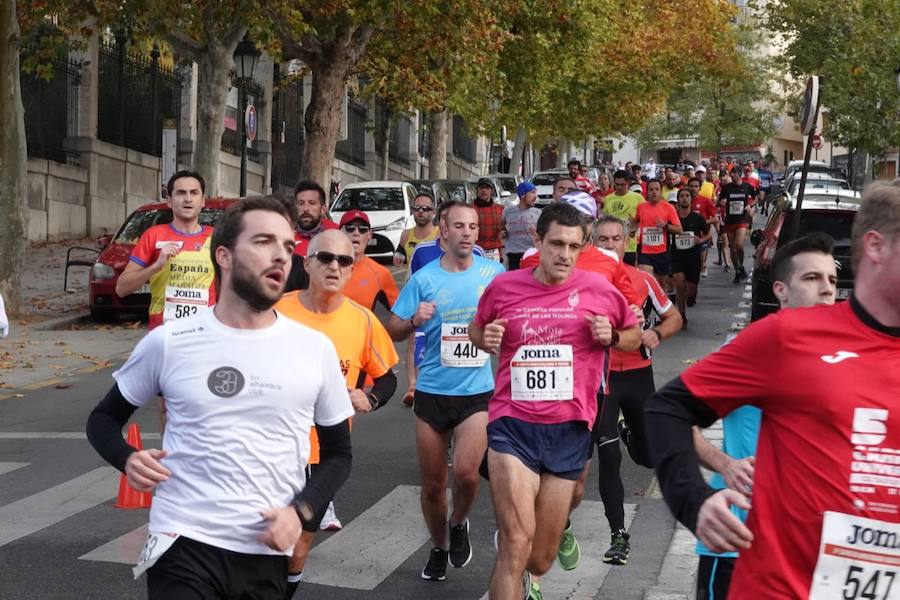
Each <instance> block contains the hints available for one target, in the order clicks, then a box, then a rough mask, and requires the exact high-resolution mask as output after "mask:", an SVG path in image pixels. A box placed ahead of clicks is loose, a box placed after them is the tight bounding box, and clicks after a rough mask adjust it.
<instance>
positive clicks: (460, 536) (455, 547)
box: [450, 519, 472, 569]
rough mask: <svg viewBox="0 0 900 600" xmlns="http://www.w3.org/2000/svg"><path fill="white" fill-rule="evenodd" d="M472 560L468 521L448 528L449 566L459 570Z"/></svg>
mask: <svg viewBox="0 0 900 600" xmlns="http://www.w3.org/2000/svg"><path fill="white" fill-rule="evenodd" d="M470 560H472V544H470V543H469V520H468V519H466V522H465V523H460V524H459V525H456V526H451V527H450V564H451V565H453V566H454V567H456V568H457V569H461V568H462V567H464V566H466V565H467V564H469V561H470Z"/></svg>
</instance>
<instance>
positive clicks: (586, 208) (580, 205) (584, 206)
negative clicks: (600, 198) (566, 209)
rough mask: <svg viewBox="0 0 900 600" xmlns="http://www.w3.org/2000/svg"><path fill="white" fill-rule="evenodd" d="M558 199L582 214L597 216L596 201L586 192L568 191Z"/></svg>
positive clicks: (593, 217) (591, 216)
mask: <svg viewBox="0 0 900 600" xmlns="http://www.w3.org/2000/svg"><path fill="white" fill-rule="evenodd" d="M560 201H561V202H565V203H566V204H571V205H572V206H574V207H575V208H577V209H578V210H579V211H580V212H581V213H582V214H585V215H587V216H589V217H590V218H591V219H596V218H597V201H596V200H594V197H593V196H591V195H590V194H588V193H587V192H582V191H580V190H579V191H577V192H569V193H568V194H565V195H564V196H563V197H562V198H560Z"/></svg>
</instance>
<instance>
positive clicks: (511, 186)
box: [496, 177, 516, 194]
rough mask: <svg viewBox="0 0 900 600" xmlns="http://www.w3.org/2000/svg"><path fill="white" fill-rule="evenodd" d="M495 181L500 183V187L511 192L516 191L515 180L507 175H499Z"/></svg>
mask: <svg viewBox="0 0 900 600" xmlns="http://www.w3.org/2000/svg"><path fill="white" fill-rule="evenodd" d="M496 181H497V183H499V184H500V189H502V190H504V191H506V192H509V193H511V194H515V193H516V180H515V179H512V178H507V177H500V178H498V179H496Z"/></svg>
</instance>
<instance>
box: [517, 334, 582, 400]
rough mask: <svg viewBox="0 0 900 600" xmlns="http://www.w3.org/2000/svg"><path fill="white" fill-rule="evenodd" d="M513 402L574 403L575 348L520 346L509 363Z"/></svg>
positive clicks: (566, 346) (563, 345) (562, 346)
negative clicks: (566, 401) (573, 360)
mask: <svg viewBox="0 0 900 600" xmlns="http://www.w3.org/2000/svg"><path fill="white" fill-rule="evenodd" d="M509 367H510V387H511V390H510V391H511V392H512V399H513V400H531V401H538V402H546V401H553V400H571V399H572V396H573V387H574V385H573V384H574V379H575V371H574V369H573V363H572V346H570V345H568V344H557V345H551V346H521V347H520V348H519V349H518V350H517V351H516V354H515V356H513V359H512V361H510V365H509Z"/></svg>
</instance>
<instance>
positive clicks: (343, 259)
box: [312, 250, 353, 268]
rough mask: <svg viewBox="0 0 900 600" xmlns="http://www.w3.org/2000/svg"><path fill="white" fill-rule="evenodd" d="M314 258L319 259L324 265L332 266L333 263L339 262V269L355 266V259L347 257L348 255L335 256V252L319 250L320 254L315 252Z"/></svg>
mask: <svg viewBox="0 0 900 600" xmlns="http://www.w3.org/2000/svg"><path fill="white" fill-rule="evenodd" d="M312 256H314V257H315V258H316V259H318V261H319V262H320V263H322V264H323V265H330V264H331V263H332V262H333V261H337V264H338V266H339V267H342V268H347V267H349V266H350V265H352V264H353V257H352V256H347V255H346V254H334V253H333V252H325V251H323V250H319V251H318V252H314V253H313V255H312Z"/></svg>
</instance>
